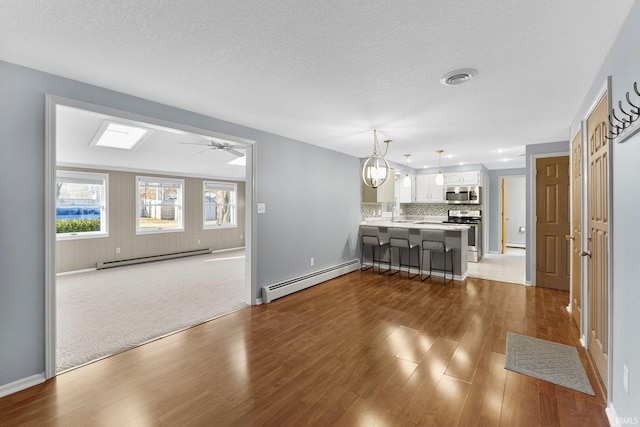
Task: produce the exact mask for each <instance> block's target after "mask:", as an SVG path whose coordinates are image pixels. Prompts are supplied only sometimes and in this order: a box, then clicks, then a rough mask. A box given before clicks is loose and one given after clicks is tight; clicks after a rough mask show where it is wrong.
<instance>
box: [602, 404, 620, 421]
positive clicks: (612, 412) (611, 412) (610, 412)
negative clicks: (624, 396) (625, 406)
mask: <svg viewBox="0 0 640 427" xmlns="http://www.w3.org/2000/svg"><path fill="white" fill-rule="evenodd" d="M604 411H605V412H606V414H607V418H608V419H609V425H610V426H611V427H621V424H620V419H619V418H618V414H617V413H616V408H614V407H613V403H609V404H608V405H607V408H606V409H605V410H604Z"/></svg>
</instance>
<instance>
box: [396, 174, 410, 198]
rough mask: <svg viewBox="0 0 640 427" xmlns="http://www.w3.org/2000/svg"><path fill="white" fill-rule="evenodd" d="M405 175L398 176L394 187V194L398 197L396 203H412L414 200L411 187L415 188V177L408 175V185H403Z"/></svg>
mask: <svg viewBox="0 0 640 427" xmlns="http://www.w3.org/2000/svg"><path fill="white" fill-rule="evenodd" d="M404 178H405V175H400V176H399V177H398V186H397V187H396V189H397V191H396V196H397V197H398V203H412V202H413V200H414V197H413V189H414V188H415V185H414V182H415V177H414V176H413V175H409V185H408V186H405V185H404Z"/></svg>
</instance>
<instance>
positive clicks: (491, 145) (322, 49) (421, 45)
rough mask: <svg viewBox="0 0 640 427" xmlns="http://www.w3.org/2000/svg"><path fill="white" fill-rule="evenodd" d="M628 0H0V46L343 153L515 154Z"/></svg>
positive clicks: (84, 77)
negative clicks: (375, 142)
mask: <svg viewBox="0 0 640 427" xmlns="http://www.w3.org/2000/svg"><path fill="white" fill-rule="evenodd" d="M632 4H633V0H617V1H615V2H610V1H605V0H563V1H544V2H516V1H512V0H508V1H507V0H497V1H491V2H478V1H470V0H467V1H460V0H458V1H447V2H441V1H425V0H415V1H411V0H385V1H381V0H366V1H363V0H362V1H361V0H356V1H349V0H325V1H304V0H297V1H293V0H291V1H283V0H274V1H268V2H267V1H241V0H216V1H211V0H200V1H196V0H194V1H189V2H179V1H178V2H177V1H148V2H131V1H128V0H110V1H108V2H107V1H103V2H82V1H44V0H41V1H33V0H13V1H7V0H0V8H1V13H0V59H2V60H6V61H8V62H13V63H17V64H20V65H25V66H28V67H32V68H35V69H39V70H44V71H47V72H51V73H54V74H58V75H61V76H65V77H69V78H72V79H75V80H79V81H83V82H87V83H91V84H95V85H98V86H102V87H105V88H109V89H113V90H116V91H121V92H125V93H129V94H132V95H136V96H140V97H143V98H147V99H151V100H154V101H158V102H162V103H165V104H169V105H172V106H176V107H180V108H184V109H187V110H191V111H195V112H198V113H202V114H206V115H209V116H213V117H217V118H220V119H224V120H228V121H231V122H235V123H239V124H243V125H246V126H250V127H253V128H257V129H261V130H264V131H268V132H272V133H275V134H279V135H283V136H286V137H290V138H294V139H297V140H300V141H304V142H307V143H311V144H316V145H320V146H324V147H327V148H330V149H333V150H336V151H340V152H344V153H348V154H351V155H355V156H358V157H365V156H367V155H369V154H370V153H371V151H372V129H374V128H375V129H378V133H379V136H380V139H381V140H382V139H392V140H393V142H392V144H391V147H390V148H389V154H388V156H387V158H388V159H390V160H392V161H395V162H397V163H400V164H403V163H404V156H403V154H405V153H410V154H412V163H411V165H412V167H415V168H417V167H424V166H435V165H437V155H436V150H437V149H443V150H445V153H444V157H443V161H442V163H443V166H447V165H456V164H459V163H460V162H466V163H483V164H485V165H486V166H487V167H488V168H489V169H501V168H511V167H524V158H523V157H522V156H519V155H520V154H522V153H524V146H525V145H526V144H537V143H544V142H553V141H562V140H568V139H569V124H570V121H571V119H572V118H573V115H574V114H575V113H576V111H577V109H578V108H579V105H580V103H581V102H582V100H583V97H584V96H585V94H586V92H587V90H588V88H589V87H590V85H591V83H592V81H593V79H594V77H595V75H596V73H597V71H598V69H599V67H600V65H601V63H602V61H603V59H604V56H605V54H606V53H607V51H608V49H609V47H610V46H611V44H612V42H613V40H614V38H615V36H616V34H617V32H618V29H619V27H620V25H621V24H622V22H623V20H624V18H625V17H626V15H627V13H628V11H629V8H630V7H631V5H632ZM612 5H615V7H612ZM463 67H474V68H476V69H478V76H477V78H475V79H474V80H472V81H470V82H468V83H466V84H464V85H460V86H454V87H447V86H444V85H442V84H441V83H440V82H439V79H440V78H441V77H442V76H443V75H444V74H445V73H447V72H449V71H451V70H453V69H457V68H463ZM258 143H259V141H258ZM449 156H452V157H451V158H449ZM504 158H508V159H511V160H508V161H503V160H502V159H504Z"/></svg>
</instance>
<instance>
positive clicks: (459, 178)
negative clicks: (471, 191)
mask: <svg viewBox="0 0 640 427" xmlns="http://www.w3.org/2000/svg"><path fill="white" fill-rule="evenodd" d="M445 183H446V185H482V182H480V171H467V172H449V173H447V174H446V175H445Z"/></svg>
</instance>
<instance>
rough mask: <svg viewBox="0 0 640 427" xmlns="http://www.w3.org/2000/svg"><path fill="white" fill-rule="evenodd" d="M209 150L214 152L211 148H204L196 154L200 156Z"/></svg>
mask: <svg viewBox="0 0 640 427" xmlns="http://www.w3.org/2000/svg"><path fill="white" fill-rule="evenodd" d="M209 150H215V148H212V147H209V148H205V149H204V150H202V151H198V154H202V153H204V152H205V151H209Z"/></svg>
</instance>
